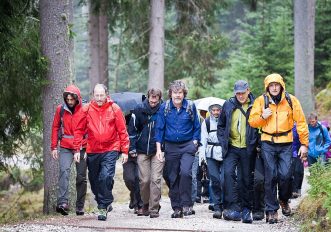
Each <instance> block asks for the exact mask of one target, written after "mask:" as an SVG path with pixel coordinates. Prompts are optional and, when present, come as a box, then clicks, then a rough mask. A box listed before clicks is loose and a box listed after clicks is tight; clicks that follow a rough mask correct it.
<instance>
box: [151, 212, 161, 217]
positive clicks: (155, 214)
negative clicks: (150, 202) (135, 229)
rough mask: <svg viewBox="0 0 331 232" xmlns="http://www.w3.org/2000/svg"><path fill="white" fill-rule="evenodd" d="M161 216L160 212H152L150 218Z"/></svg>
mask: <svg viewBox="0 0 331 232" xmlns="http://www.w3.org/2000/svg"><path fill="white" fill-rule="evenodd" d="M159 216H160V214H159V212H150V214H149V217H150V218H158V217H159Z"/></svg>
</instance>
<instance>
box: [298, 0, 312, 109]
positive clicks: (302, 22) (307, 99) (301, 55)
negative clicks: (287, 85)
mask: <svg viewBox="0 0 331 232" xmlns="http://www.w3.org/2000/svg"><path fill="white" fill-rule="evenodd" d="M314 36H315V0H295V1H294V50H295V51H294V75H295V95H296V96H297V97H298V99H299V101H300V102H301V104H302V108H303V111H304V113H305V115H307V114H309V113H310V112H312V111H314V110H315V99H314V41H315V37H314Z"/></svg>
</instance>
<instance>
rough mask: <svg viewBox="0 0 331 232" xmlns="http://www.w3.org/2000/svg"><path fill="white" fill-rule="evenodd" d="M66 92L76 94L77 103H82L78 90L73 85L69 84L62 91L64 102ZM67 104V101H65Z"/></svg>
mask: <svg viewBox="0 0 331 232" xmlns="http://www.w3.org/2000/svg"><path fill="white" fill-rule="evenodd" d="M68 94H74V95H76V96H77V101H78V102H77V105H81V104H82V96H81V95H80V90H79V88H78V87H77V86H75V85H69V86H68V87H67V88H66V89H65V90H64V92H63V100H64V102H65V103H66V97H67V95H68ZM66 104H67V103H66Z"/></svg>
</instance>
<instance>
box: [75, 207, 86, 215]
mask: <svg viewBox="0 0 331 232" xmlns="http://www.w3.org/2000/svg"><path fill="white" fill-rule="evenodd" d="M76 215H77V216H83V215H84V209H83V208H76Z"/></svg>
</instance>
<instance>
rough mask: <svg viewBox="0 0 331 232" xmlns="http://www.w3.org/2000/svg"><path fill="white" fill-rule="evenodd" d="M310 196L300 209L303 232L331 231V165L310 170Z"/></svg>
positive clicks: (318, 165)
mask: <svg viewBox="0 0 331 232" xmlns="http://www.w3.org/2000/svg"><path fill="white" fill-rule="evenodd" d="M309 171H310V176H309V177H308V183H309V184H310V189H309V191H308V193H309V195H308V196H307V197H306V198H304V199H303V200H302V201H301V203H300V205H299V207H298V219H299V220H301V221H302V224H301V229H302V231H321V232H322V231H323V232H324V231H331V221H330V218H331V181H330V177H331V165H330V164H329V165H326V166H325V165H322V164H320V163H316V164H314V165H313V166H312V167H310V169H309Z"/></svg>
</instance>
